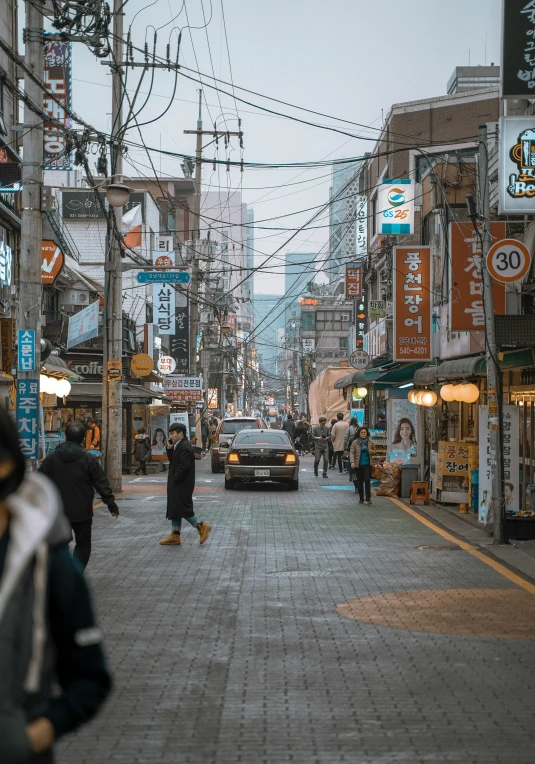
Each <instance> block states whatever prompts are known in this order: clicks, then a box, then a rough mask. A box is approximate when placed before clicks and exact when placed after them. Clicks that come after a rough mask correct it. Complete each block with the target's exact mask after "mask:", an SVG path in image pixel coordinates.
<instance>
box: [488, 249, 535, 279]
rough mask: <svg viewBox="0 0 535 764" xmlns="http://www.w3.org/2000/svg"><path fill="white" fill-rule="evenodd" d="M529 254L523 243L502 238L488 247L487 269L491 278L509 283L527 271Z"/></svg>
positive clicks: (529, 260) (529, 263)
mask: <svg viewBox="0 0 535 764" xmlns="http://www.w3.org/2000/svg"><path fill="white" fill-rule="evenodd" d="M530 265H531V256H530V253H529V250H528V248H527V247H526V245H525V244H523V243H522V242H521V241H518V240H517V239H502V241H497V242H496V244H493V245H492V247H491V248H490V249H489V251H488V254H487V269H488V272H489V273H490V275H491V276H492V278H493V279H495V280H496V281H501V282H502V283H503V284H509V283H511V282H512V281H520V279H522V278H524V276H525V275H526V274H527V273H529V269H530Z"/></svg>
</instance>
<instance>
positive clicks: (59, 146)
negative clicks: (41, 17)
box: [43, 40, 72, 170]
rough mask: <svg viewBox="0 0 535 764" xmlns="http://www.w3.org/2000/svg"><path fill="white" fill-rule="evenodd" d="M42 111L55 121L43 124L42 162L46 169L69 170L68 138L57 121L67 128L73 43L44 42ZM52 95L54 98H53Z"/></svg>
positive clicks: (70, 100)
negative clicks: (44, 91) (44, 90)
mask: <svg viewBox="0 0 535 764" xmlns="http://www.w3.org/2000/svg"><path fill="white" fill-rule="evenodd" d="M44 84H45V88H46V91H47V93H46V94H45V97H44V98H43V111H44V112H46V113H47V114H48V115H49V116H50V117H52V118H53V119H54V120H55V122H45V123H44V146H43V160H44V168H45V170H70V169H71V155H70V152H66V149H67V137H66V134H65V131H64V130H61V128H60V127H59V126H58V125H57V122H60V123H61V124H63V125H65V127H70V125H71V118H70V117H69V115H68V113H67V111H66V109H70V108H71V106H72V43H71V42H60V41H59V40H49V41H45V44H44ZM52 96H53V97H52Z"/></svg>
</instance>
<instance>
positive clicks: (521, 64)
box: [501, 0, 535, 98]
mask: <svg viewBox="0 0 535 764" xmlns="http://www.w3.org/2000/svg"><path fill="white" fill-rule="evenodd" d="M501 75H502V88H501V91H502V92H501V96H502V98H533V97H534V96H535V0H503V26H502V61H501Z"/></svg>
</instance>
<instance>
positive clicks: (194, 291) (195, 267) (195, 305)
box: [184, 90, 243, 445]
mask: <svg viewBox="0 0 535 764" xmlns="http://www.w3.org/2000/svg"><path fill="white" fill-rule="evenodd" d="M184 135H196V136H197V143H196V147H195V160H196V161H195V209H194V210H193V221H194V228H193V229H192V232H191V238H192V243H193V246H192V250H193V254H192V263H191V286H190V306H189V338H190V339H189V346H190V350H189V352H190V370H189V371H190V374H191V375H193V376H195V375H196V373H197V360H196V359H197V337H198V336H199V276H200V269H199V258H198V255H199V252H198V251H197V249H198V247H199V246H200V240H201V184H202V138H203V135H208V136H211V137H212V138H214V139H216V140H217V138H219V137H222V136H226V140H228V137H229V136H231V135H236V136H238V137H239V138H240V141H241V140H242V138H243V133H242V132H241V131H240V132H237V133H231V132H228V131H226V130H225V131H220V130H215V129H214V130H203V129H202V90H199V115H198V117H197V129H196V130H184ZM194 416H195V436H194V437H192V442H193V444H194V445H195V444H196V443H197V440H198V436H197V431H198V430H199V427H198V421H197V420H198V419H199V417H198V414H197V411H196V413H195V415H194Z"/></svg>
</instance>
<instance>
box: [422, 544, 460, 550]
mask: <svg viewBox="0 0 535 764" xmlns="http://www.w3.org/2000/svg"><path fill="white" fill-rule="evenodd" d="M418 549H421V550H422V552H460V551H461V547H460V546H458V545H457V544H427V545H424V546H419V547H418Z"/></svg>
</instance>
